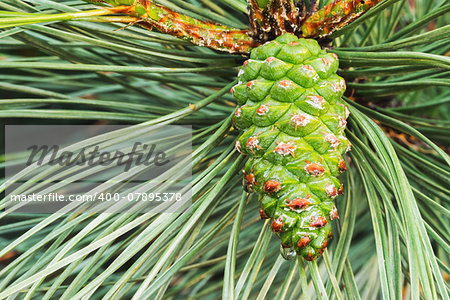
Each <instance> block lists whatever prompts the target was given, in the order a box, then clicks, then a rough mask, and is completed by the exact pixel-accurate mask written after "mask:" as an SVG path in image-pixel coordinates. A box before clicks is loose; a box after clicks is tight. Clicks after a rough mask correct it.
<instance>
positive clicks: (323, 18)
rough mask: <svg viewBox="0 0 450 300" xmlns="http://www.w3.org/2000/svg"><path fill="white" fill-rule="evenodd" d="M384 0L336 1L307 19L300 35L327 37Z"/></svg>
mask: <svg viewBox="0 0 450 300" xmlns="http://www.w3.org/2000/svg"><path fill="white" fill-rule="evenodd" d="M382 1H383V0H336V1H333V2H331V3H330V4H328V5H326V6H324V7H323V8H322V9H320V10H319V11H317V12H316V13H314V14H312V15H311V16H309V17H307V18H306V20H305V21H304V22H303V24H302V26H301V32H300V33H299V34H300V35H301V36H303V37H308V38H311V37H320V38H323V37H326V36H328V35H330V34H331V33H333V32H335V31H337V30H339V29H341V28H342V27H344V26H345V25H347V24H349V23H351V22H353V21H354V20H356V19H357V18H359V17H360V16H362V15H363V14H364V13H365V12H367V11H368V10H369V9H370V8H372V7H373V6H375V5H377V4H378V3H380V2H382Z"/></svg>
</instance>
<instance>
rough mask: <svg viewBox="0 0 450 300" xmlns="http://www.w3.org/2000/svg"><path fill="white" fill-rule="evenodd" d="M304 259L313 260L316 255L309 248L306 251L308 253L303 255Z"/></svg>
mask: <svg viewBox="0 0 450 300" xmlns="http://www.w3.org/2000/svg"><path fill="white" fill-rule="evenodd" d="M305 259H306V260H307V261H313V260H315V259H316V257H315V256H314V255H313V253H312V251H311V250H309V251H308V255H307V256H306V257H305Z"/></svg>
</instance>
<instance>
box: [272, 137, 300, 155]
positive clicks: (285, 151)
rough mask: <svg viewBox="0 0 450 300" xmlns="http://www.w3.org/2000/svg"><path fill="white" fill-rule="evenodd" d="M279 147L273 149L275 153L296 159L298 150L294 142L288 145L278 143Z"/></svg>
mask: <svg viewBox="0 0 450 300" xmlns="http://www.w3.org/2000/svg"><path fill="white" fill-rule="evenodd" d="M276 144H277V146H276V147H275V149H273V152H275V153H278V154H280V155H283V156H285V155H289V154H290V155H292V157H295V149H296V148H297V147H296V146H295V144H294V142H293V141H291V142H288V143H283V142H278V141H277V142H276Z"/></svg>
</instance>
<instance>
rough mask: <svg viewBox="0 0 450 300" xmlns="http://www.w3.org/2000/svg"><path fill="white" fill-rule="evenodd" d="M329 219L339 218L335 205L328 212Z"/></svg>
mask: <svg viewBox="0 0 450 300" xmlns="http://www.w3.org/2000/svg"><path fill="white" fill-rule="evenodd" d="M330 219H331V220H335V219H339V214H338V211H337V208H336V207H334V208H333V209H332V210H331V212H330Z"/></svg>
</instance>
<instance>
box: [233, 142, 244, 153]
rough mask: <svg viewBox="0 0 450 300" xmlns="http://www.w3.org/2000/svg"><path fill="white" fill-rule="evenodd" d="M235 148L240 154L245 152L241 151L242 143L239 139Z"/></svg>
mask: <svg viewBox="0 0 450 300" xmlns="http://www.w3.org/2000/svg"><path fill="white" fill-rule="evenodd" d="M234 149H236V150H237V152H239V153H240V154H243V153H242V151H241V143H240V142H239V141H236V143H235V144H234Z"/></svg>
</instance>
